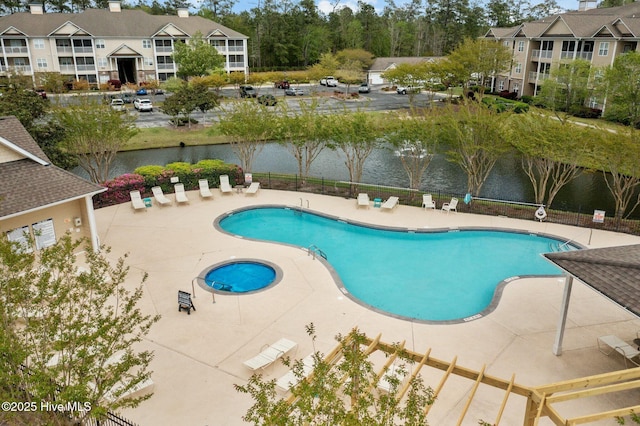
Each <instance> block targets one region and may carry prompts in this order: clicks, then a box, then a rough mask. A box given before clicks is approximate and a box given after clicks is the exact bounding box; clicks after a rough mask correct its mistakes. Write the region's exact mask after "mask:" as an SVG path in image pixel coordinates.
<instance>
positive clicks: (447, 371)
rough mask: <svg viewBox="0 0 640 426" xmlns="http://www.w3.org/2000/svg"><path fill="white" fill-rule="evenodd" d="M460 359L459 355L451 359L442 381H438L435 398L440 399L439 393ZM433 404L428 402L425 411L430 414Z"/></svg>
mask: <svg viewBox="0 0 640 426" xmlns="http://www.w3.org/2000/svg"><path fill="white" fill-rule="evenodd" d="M457 360H458V357H457V356H455V357H454V358H453V361H451V363H450V364H449V368H448V369H447V370H446V372H445V373H444V375H443V376H442V378H441V379H440V383H438V386H437V387H436V388H435V389H434V391H433V399H434V400H437V399H438V395H439V394H440V391H441V390H442V388H443V387H444V384H445V382H446V381H447V379H448V378H449V375H450V374H451V372H452V371H453V370H454V368H455V367H456V361H457ZM432 405H433V404H431V405H429V404H427V405H426V406H425V407H424V413H425V414H429V410H431V406H432Z"/></svg>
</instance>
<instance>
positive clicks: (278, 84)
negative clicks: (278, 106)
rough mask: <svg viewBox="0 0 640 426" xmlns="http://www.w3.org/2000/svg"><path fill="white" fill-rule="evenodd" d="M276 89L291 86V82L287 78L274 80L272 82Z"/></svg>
mask: <svg viewBox="0 0 640 426" xmlns="http://www.w3.org/2000/svg"><path fill="white" fill-rule="evenodd" d="M274 87H275V88H276V89H288V88H289V87H291V84H289V82H288V81H287V80H281V81H276V82H275V84H274Z"/></svg>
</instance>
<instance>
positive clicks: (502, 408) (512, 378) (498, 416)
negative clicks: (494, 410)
mask: <svg viewBox="0 0 640 426" xmlns="http://www.w3.org/2000/svg"><path fill="white" fill-rule="evenodd" d="M515 380H516V375H515V374H512V375H511V380H510V381H509V383H511V385H510V386H509V388H508V389H507V391H506V392H505V393H504V398H503V399H502V404H500V409H499V410H498V415H497V416H496V421H495V422H494V425H495V426H498V425H499V424H500V419H502V414H504V408H505V407H506V406H507V401H508V400H509V396H510V395H511V388H512V387H513V383H514V382H515Z"/></svg>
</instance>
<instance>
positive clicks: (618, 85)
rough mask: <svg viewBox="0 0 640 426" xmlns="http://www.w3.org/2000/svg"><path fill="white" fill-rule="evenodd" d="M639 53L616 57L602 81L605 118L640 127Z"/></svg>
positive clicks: (628, 53)
mask: <svg viewBox="0 0 640 426" xmlns="http://www.w3.org/2000/svg"><path fill="white" fill-rule="evenodd" d="M639 74H640V53H638V52H627V53H625V54H623V55H620V56H618V57H616V59H615V61H614V63H613V66H611V68H607V69H606V71H605V73H604V78H603V81H602V86H603V92H604V95H605V96H606V100H607V108H606V111H605V118H607V119H610V120H616V121H619V122H621V123H624V124H627V125H632V126H635V127H638V126H640V81H639V80H638V75H639Z"/></svg>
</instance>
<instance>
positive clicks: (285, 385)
mask: <svg viewBox="0 0 640 426" xmlns="http://www.w3.org/2000/svg"><path fill="white" fill-rule="evenodd" d="M313 355H314V354H309V355H307V356H306V357H304V358H303V359H302V376H298V375H296V373H295V372H294V370H293V369H291V370H289V371H288V372H287V374H285V375H284V376H282V377H280V378H279V379H278V380H277V381H276V387H277V388H278V389H280V390H281V391H283V392H288V391H289V390H290V389H291V388H292V387H294V386H295V385H297V384H298V383H300V381H301V380H304V379H306V378H307V377H309V376H310V375H311V373H312V372H313V368H314V362H315V361H314V359H313Z"/></svg>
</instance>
